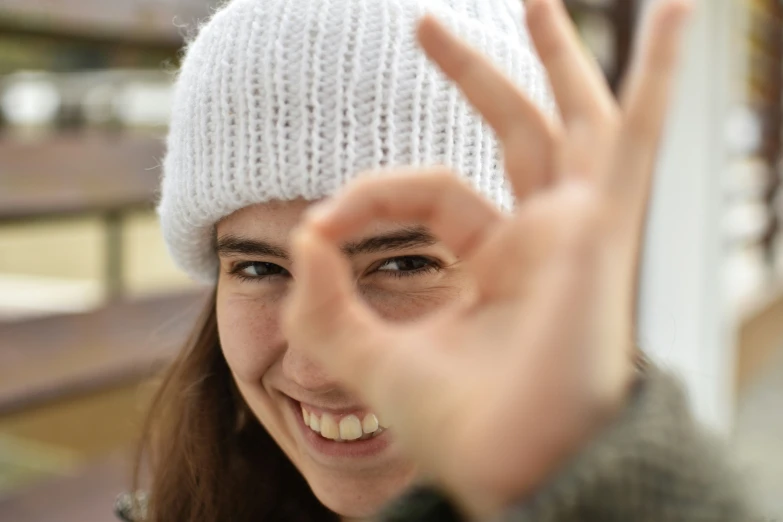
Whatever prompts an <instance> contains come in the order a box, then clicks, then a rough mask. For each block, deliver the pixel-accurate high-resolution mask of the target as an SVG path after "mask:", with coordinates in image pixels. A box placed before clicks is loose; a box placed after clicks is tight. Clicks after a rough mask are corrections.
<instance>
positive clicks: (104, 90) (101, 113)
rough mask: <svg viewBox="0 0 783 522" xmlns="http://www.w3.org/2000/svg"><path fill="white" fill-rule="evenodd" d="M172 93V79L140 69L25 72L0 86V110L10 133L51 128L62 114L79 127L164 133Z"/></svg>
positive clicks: (8, 78)
mask: <svg viewBox="0 0 783 522" xmlns="http://www.w3.org/2000/svg"><path fill="white" fill-rule="evenodd" d="M171 90H172V75H170V74H169V73H166V72H165V71H162V70H161V71H158V70H144V69H140V70H133V69H109V70H103V71H87V72H70V73H49V72H43V71H41V72H26V73H16V74H10V75H8V76H6V77H4V78H2V81H0V93H2V110H3V112H4V113H5V114H6V118H7V120H8V123H9V125H10V126H11V127H15V126H16V127H29V126H41V127H52V126H54V124H55V123H56V122H55V120H56V119H57V118H58V116H59V115H62V114H67V115H69V116H70V117H75V120H76V121H77V122H78V124H79V125H81V124H87V125H104V124H108V123H113V124H114V123H118V124H121V125H124V126H126V127H163V126H165V125H166V124H167V123H168V119H169V114H170V110H171V109H170V103H171Z"/></svg>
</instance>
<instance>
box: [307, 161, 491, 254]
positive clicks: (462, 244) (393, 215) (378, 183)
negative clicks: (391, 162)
mask: <svg viewBox="0 0 783 522" xmlns="http://www.w3.org/2000/svg"><path fill="white" fill-rule="evenodd" d="M502 219H504V217H503V215H502V214H501V213H500V211H499V210H498V209H497V208H496V207H495V206H494V205H493V204H492V203H490V202H489V201H487V200H486V199H484V198H482V197H481V196H480V195H479V194H478V193H476V191H474V190H473V189H472V188H471V187H470V186H468V185H467V184H466V183H465V182H464V181H462V180H461V179H459V178H457V176H455V175H454V174H452V173H451V172H449V171H448V170H447V169H445V168H437V169H433V170H430V171H429V172H420V171H407V172H406V171H400V172H396V173H394V174H386V175H383V176H379V177H365V178H362V179H359V180H357V181H356V182H354V183H353V184H351V185H349V187H348V188H347V189H346V190H345V191H344V192H342V193H341V194H339V195H337V196H336V197H335V198H333V199H332V200H330V201H327V202H326V203H324V204H322V205H319V206H317V207H315V208H314V209H313V211H312V212H311V213H309V215H308V223H309V224H310V225H311V226H314V227H316V228H317V229H318V230H319V232H320V233H321V234H323V235H324V236H325V237H327V238H328V239H329V240H330V241H334V242H338V241H343V240H347V239H349V238H350V237H351V236H353V235H355V234H358V233H359V232H361V231H362V230H364V229H365V228H366V227H367V226H368V225H370V224H372V223H374V222H376V221H398V222H411V221H413V222H417V223H420V224H422V225H425V226H427V227H428V228H429V229H430V230H432V232H433V233H434V234H435V235H436V236H437V237H438V238H439V239H440V240H441V241H443V243H444V244H445V245H446V246H447V247H448V248H450V249H451V251H452V252H453V253H454V254H455V255H456V256H457V257H460V258H468V257H470V256H471V255H472V253H473V251H474V249H475V248H476V247H477V246H478V245H480V244H481V243H482V242H483V241H484V238H485V237H486V235H487V233H488V231H489V230H491V228H492V227H493V226H494V225H495V224H497V223H498V222H500V221H501V220H502Z"/></svg>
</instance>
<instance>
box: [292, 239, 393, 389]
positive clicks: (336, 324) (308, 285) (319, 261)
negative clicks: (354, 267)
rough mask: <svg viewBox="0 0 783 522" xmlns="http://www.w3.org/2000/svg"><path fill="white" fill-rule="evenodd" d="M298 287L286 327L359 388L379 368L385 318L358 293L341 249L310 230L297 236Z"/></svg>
mask: <svg viewBox="0 0 783 522" xmlns="http://www.w3.org/2000/svg"><path fill="white" fill-rule="evenodd" d="M293 255H294V259H295V262H294V270H293V272H294V278H295V283H294V288H293V291H292V293H291V295H290V296H289V299H288V302H287V303H286V305H285V307H284V310H283V318H282V319H283V321H282V322H283V330H284V333H285V335H286V338H287V339H288V340H289V342H295V343H297V344H298V345H299V346H301V347H302V349H303V350H304V351H306V352H307V353H308V355H309V356H310V357H312V359H313V360H315V361H317V362H318V363H319V364H320V365H321V366H322V367H323V368H324V369H325V370H326V371H327V372H329V373H330V374H331V375H332V376H333V377H335V378H337V379H338V380H340V381H341V382H342V383H343V384H345V385H347V386H348V387H350V388H354V389H355V391H357V392H359V393H364V392H366V391H367V390H366V388H367V385H368V384H369V382H372V378H373V376H374V375H375V373H376V372H377V369H378V365H379V359H380V358H381V357H382V355H383V353H384V352H385V350H383V346H384V340H385V339H386V338H387V337H388V335H389V334H390V332H389V329H388V327H387V325H386V324H385V323H383V321H382V320H381V319H380V318H379V317H378V316H376V315H375V314H374V313H373V312H372V311H371V310H370V309H369V307H368V306H367V305H366V304H365V303H363V302H362V301H360V300H359V299H358V297H357V295H356V291H355V285H354V284H353V281H352V273H351V270H350V267H349V266H348V263H347V262H346V261H345V260H344V259H343V258H342V256H341V254H340V252H339V251H338V250H337V248H335V247H334V246H333V245H330V244H329V243H328V242H327V240H326V239H325V238H323V237H322V236H321V235H320V234H319V233H318V232H315V231H313V230H312V229H309V228H305V229H301V230H299V231H298V232H296V233H295V235H294V238H293Z"/></svg>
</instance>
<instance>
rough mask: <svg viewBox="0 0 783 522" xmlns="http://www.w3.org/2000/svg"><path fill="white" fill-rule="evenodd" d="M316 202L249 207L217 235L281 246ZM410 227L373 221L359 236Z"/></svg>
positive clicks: (231, 218) (220, 225) (227, 221)
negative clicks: (265, 241) (273, 242)
mask: <svg viewBox="0 0 783 522" xmlns="http://www.w3.org/2000/svg"><path fill="white" fill-rule="evenodd" d="M316 203H317V201H306V200H304V199H296V200H291V201H269V202H266V203H257V204H255V205H250V206H247V207H245V208H242V209H240V210H237V211H236V212H234V213H233V214H231V215H229V216H226V217H225V218H223V219H221V220H220V221H219V222H218V223H217V227H216V229H217V235H218V237H220V236H222V235H227V234H231V235H234V236H240V237H245V238H248V239H265V240H269V241H275V242H278V243H285V242H286V241H287V240H288V237H289V235H290V234H291V232H292V231H293V230H294V228H296V226H297V225H298V224H299V221H300V220H301V218H302V216H303V215H304V213H305V212H306V211H307V209H308V208H309V207H310V206H312V205H314V204H316ZM404 225H410V223H393V222H388V221H387V222H381V221H377V222H374V223H371V224H369V225H368V226H367V227H366V228H365V229H364V230H363V231H362V234H361V235H368V234H370V235H372V234H383V233H386V232H392V231H395V230H399V229H400V228H401V227H403V226H404Z"/></svg>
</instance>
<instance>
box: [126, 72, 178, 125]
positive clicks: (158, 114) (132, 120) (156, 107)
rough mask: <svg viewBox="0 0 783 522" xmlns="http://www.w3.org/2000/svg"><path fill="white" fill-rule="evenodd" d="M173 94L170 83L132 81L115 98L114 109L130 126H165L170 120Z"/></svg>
mask: <svg viewBox="0 0 783 522" xmlns="http://www.w3.org/2000/svg"><path fill="white" fill-rule="evenodd" d="M171 96H172V87H171V85H170V84H165V83H152V82H148V83H142V82H131V83H129V84H128V85H125V86H124V87H123V88H122V90H121V91H120V92H119V93H118V96H117V97H116V98H114V103H113V105H114V111H115V113H116V114H117V116H118V117H119V119H120V120H121V121H122V122H123V123H125V124H126V125H129V126H163V125H166V123H168V121H169V114H170V108H171Z"/></svg>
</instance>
